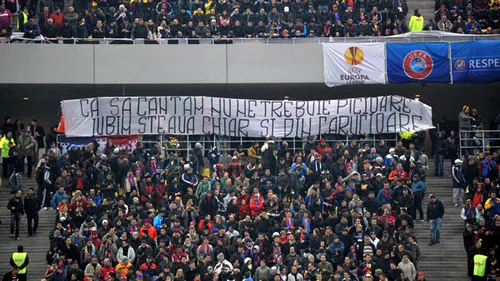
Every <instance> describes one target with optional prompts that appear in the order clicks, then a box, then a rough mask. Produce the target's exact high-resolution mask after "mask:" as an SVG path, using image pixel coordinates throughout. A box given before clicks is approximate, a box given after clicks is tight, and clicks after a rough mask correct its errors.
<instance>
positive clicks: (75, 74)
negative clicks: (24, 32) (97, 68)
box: [0, 44, 94, 84]
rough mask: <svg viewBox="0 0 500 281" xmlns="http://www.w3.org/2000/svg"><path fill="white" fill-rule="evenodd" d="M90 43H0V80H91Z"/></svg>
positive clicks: (23, 81)
mask: <svg viewBox="0 0 500 281" xmlns="http://www.w3.org/2000/svg"><path fill="white" fill-rule="evenodd" d="M93 54H94V47H93V46H91V45H71V46H69V45H40V44H1V45H0V62H1V66H2V67H0V83H15V84H17V83H20V84H22V83H42V84H46V83H47V84H53V83H68V84H77V83H78V84H91V83H94V60H93Z"/></svg>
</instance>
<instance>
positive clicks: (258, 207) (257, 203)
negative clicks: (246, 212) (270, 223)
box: [250, 193, 264, 217]
mask: <svg viewBox="0 0 500 281" xmlns="http://www.w3.org/2000/svg"><path fill="white" fill-rule="evenodd" d="M263 207H264V197H263V196H262V195H260V193H254V194H253V195H252V198H251V199H250V211H251V213H252V217H256V216H258V215H260V213H262V208H263Z"/></svg>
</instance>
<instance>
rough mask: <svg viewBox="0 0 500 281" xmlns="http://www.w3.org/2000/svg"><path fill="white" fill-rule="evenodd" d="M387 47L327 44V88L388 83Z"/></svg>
mask: <svg viewBox="0 0 500 281" xmlns="http://www.w3.org/2000/svg"><path fill="white" fill-rule="evenodd" d="M384 48H385V44H384V43H325V44H323V67H324V75H325V83H326V85H327V86H328V87H333V86H340V85H350V84H385V74H386V72H387V71H386V67H385V49H384Z"/></svg>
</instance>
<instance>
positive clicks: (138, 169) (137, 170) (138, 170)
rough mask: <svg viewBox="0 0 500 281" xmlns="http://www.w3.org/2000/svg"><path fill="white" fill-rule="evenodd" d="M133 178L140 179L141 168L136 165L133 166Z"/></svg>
mask: <svg viewBox="0 0 500 281" xmlns="http://www.w3.org/2000/svg"><path fill="white" fill-rule="evenodd" d="M135 176H136V177H141V176H142V172H141V166H140V165H139V164H136V166H135Z"/></svg>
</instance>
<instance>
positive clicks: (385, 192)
mask: <svg viewBox="0 0 500 281" xmlns="http://www.w3.org/2000/svg"><path fill="white" fill-rule="evenodd" d="M384 197H385V198H387V199H392V195H391V193H390V192H389V190H388V189H384Z"/></svg>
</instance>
